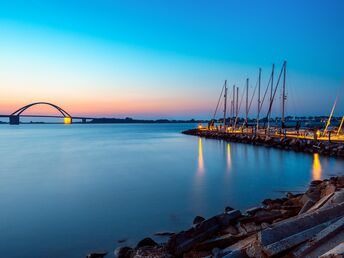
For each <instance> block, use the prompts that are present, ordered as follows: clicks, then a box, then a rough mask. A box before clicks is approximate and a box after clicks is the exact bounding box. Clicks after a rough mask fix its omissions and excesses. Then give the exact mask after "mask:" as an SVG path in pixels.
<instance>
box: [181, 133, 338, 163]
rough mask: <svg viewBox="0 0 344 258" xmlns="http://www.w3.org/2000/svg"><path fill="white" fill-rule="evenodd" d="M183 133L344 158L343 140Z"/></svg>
mask: <svg viewBox="0 0 344 258" xmlns="http://www.w3.org/2000/svg"><path fill="white" fill-rule="evenodd" d="M182 133H183V134H187V135H194V136H199V137H204V138H210V139H218V140H224V141H230V142H239V143H247V144H252V145H258V146H265V147H271V148H278V149H284V150H293V151H296V152H304V153H319V154H321V155H327V156H333V157H340V158H344V143H343V142H334V141H316V140H309V139H302V138H273V137H269V138H265V137H264V138H262V137H260V136H256V135H246V134H229V133H224V132H218V131H207V130H199V129H190V130H187V131H184V132H182Z"/></svg>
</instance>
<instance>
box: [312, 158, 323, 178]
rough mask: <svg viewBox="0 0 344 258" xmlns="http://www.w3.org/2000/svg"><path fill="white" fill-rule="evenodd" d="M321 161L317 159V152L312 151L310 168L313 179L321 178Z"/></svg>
mask: <svg viewBox="0 0 344 258" xmlns="http://www.w3.org/2000/svg"><path fill="white" fill-rule="evenodd" d="M321 172H322V169H321V163H320V159H319V154H318V153H314V155H313V168H312V177H313V180H320V179H321Z"/></svg>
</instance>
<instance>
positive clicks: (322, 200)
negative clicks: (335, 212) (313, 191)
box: [307, 193, 334, 212]
mask: <svg viewBox="0 0 344 258" xmlns="http://www.w3.org/2000/svg"><path fill="white" fill-rule="evenodd" d="M333 195H334V193H332V194H329V195H326V196H324V197H323V198H321V199H320V200H319V201H317V202H316V204H314V206H312V208H310V209H309V210H308V211H307V212H313V211H315V210H318V209H320V208H321V207H322V206H323V205H324V204H325V203H326V202H327V201H328V200H329V199H331V197H332V196H333Z"/></svg>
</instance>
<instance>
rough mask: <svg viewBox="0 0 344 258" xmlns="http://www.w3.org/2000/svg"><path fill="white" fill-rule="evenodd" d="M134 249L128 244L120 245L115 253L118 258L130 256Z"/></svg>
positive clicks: (128, 257)
mask: <svg viewBox="0 0 344 258" xmlns="http://www.w3.org/2000/svg"><path fill="white" fill-rule="evenodd" d="M132 252H133V249H132V248H130V247H128V246H123V247H118V248H116V249H115V251H114V254H115V257H117V258H130V256H131V254H132Z"/></svg>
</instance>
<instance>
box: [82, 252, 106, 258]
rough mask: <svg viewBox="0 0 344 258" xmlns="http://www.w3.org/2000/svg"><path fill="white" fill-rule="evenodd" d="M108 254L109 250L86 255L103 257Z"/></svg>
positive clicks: (96, 257) (90, 257)
mask: <svg viewBox="0 0 344 258" xmlns="http://www.w3.org/2000/svg"><path fill="white" fill-rule="evenodd" d="M107 254H108V253H107V252H97V253H90V254H88V255H87V256H86V258H103V257H104V256H105V255H107Z"/></svg>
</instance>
